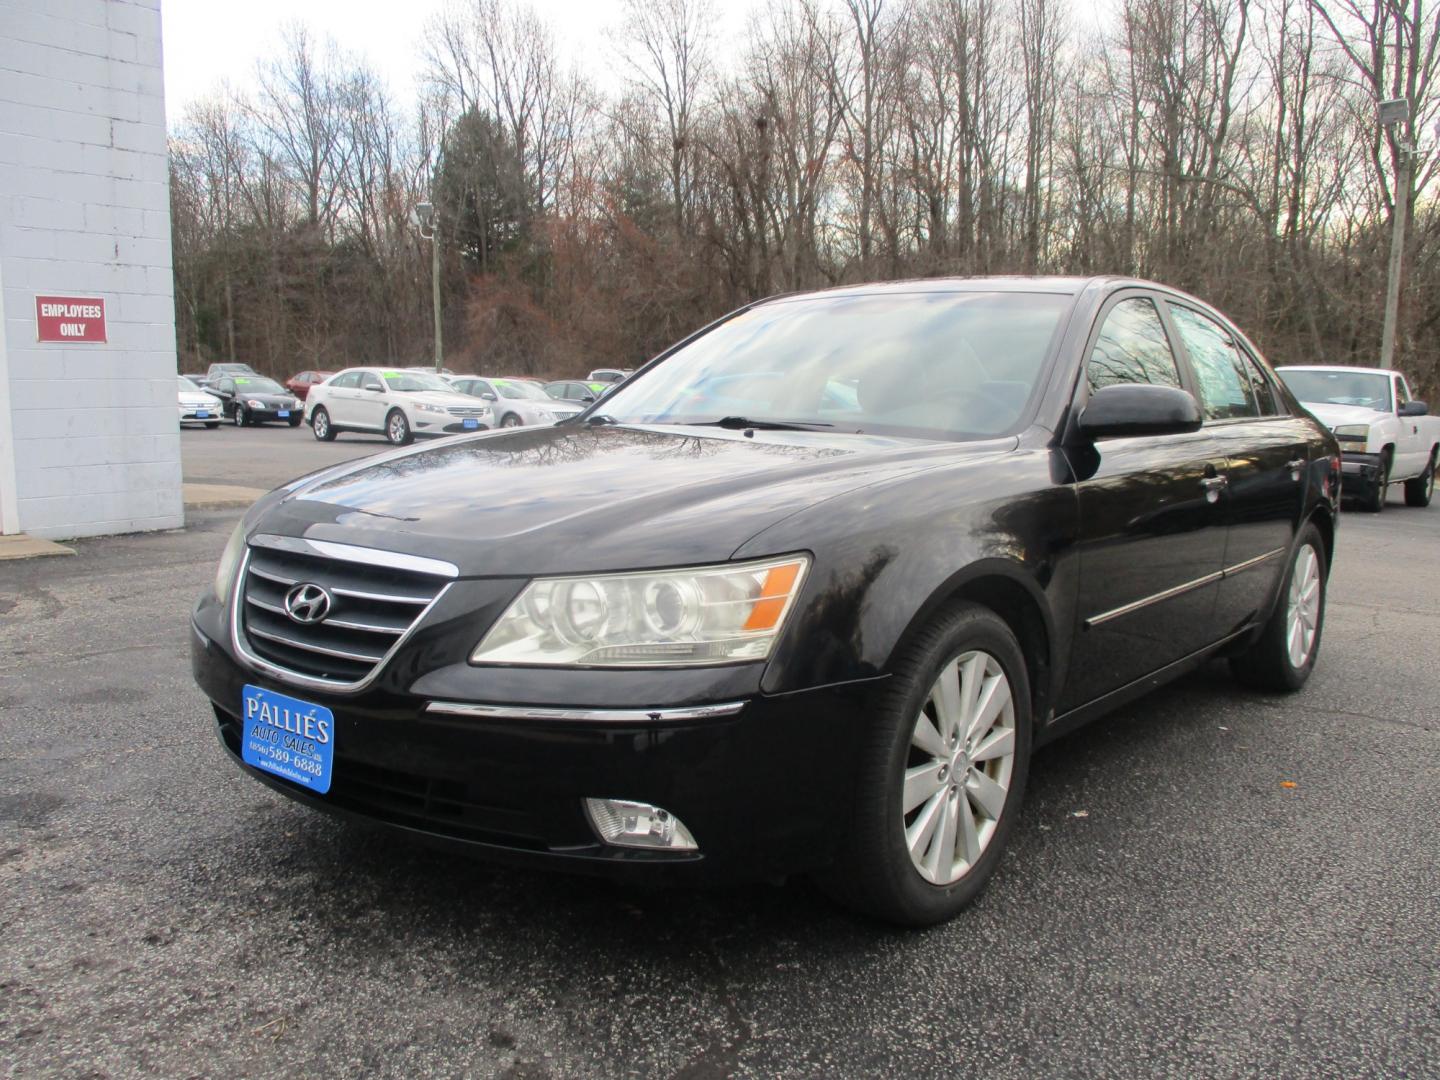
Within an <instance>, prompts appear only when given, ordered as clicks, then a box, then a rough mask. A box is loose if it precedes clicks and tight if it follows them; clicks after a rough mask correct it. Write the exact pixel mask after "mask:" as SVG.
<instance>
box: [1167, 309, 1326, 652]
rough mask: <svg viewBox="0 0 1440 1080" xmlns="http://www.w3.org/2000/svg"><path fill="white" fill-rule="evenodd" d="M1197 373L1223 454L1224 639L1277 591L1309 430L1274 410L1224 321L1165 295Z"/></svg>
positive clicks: (1259, 372)
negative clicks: (1224, 461)
mask: <svg viewBox="0 0 1440 1080" xmlns="http://www.w3.org/2000/svg"><path fill="white" fill-rule="evenodd" d="M1169 309H1170V317H1171V319H1172V320H1173V322H1174V325H1175V330H1176V337H1177V338H1178V339H1179V341H1180V344H1181V347H1182V349H1183V351H1184V357H1185V359H1186V360H1187V361H1188V362H1189V365H1190V369H1191V373H1192V375H1193V376H1194V379H1195V386H1196V390H1197V396H1198V397H1199V400H1200V407H1201V410H1202V411H1203V412H1204V414H1205V427H1204V430H1205V431H1207V432H1209V433H1210V434H1211V435H1212V436H1213V437H1214V439H1215V445H1216V448H1217V450H1219V451H1221V452H1223V453H1224V455H1225V457H1226V461H1227V467H1226V470H1225V475H1226V481H1227V482H1226V484H1225V486H1224V492H1223V494H1222V497H1221V499H1220V502H1219V504H1218V505H1219V508H1220V510H1221V511H1222V516H1223V518H1224V521H1225V525H1226V536H1225V561H1224V566H1223V568H1222V569H1223V574H1224V577H1223V578H1222V579H1221V581H1220V584H1219V586H1218V588H1217V590H1216V599H1215V620H1216V626H1217V629H1218V631H1219V633H1220V635H1221V636H1223V635H1225V634H1229V633H1232V632H1234V631H1237V630H1240V629H1242V628H1244V627H1245V626H1246V625H1248V624H1249V623H1251V622H1252V621H1254V620H1255V618H1256V617H1257V616H1258V615H1259V614H1260V611H1261V609H1262V607H1263V605H1264V604H1265V603H1266V602H1267V601H1268V600H1269V599H1270V597H1272V596H1273V595H1274V590H1275V588H1276V587H1277V586H1278V584H1279V580H1280V575H1281V574H1282V573H1283V572H1284V570H1285V566H1286V561H1285V556H1286V555H1287V554H1288V553H1289V551H1290V542H1291V540H1292V539H1293V538H1294V536H1295V530H1296V529H1297V528H1299V525H1300V515H1301V513H1302V512H1303V510H1304V507H1305V485H1306V479H1307V477H1308V474H1309V463H1310V439H1311V435H1312V429H1311V428H1310V427H1309V425H1308V424H1306V423H1305V422H1304V421H1303V420H1301V419H1300V418H1299V417H1295V416H1291V415H1289V413H1288V412H1286V411H1284V410H1283V409H1282V408H1281V407H1280V402H1279V399H1278V397H1277V395H1276V394H1275V390H1274V387H1273V386H1272V385H1271V384H1270V381H1269V377H1268V376H1267V375H1266V374H1265V372H1264V370H1263V369H1262V368H1261V367H1260V365H1259V364H1258V363H1257V362H1256V360H1255V358H1254V357H1252V356H1251V355H1250V354H1249V352H1248V350H1246V349H1245V347H1244V346H1243V345H1242V344H1241V342H1240V340H1239V338H1238V337H1237V335H1235V334H1234V333H1233V332H1232V331H1231V330H1230V328H1229V327H1227V326H1225V325H1224V324H1223V323H1221V322H1220V321H1219V320H1217V319H1215V318H1213V317H1212V316H1211V315H1209V314H1208V313H1206V312H1204V311H1201V310H1199V309H1198V308H1195V307H1192V306H1190V305H1188V304H1182V303H1178V302H1176V301H1173V300H1172V301H1170V302H1169Z"/></svg>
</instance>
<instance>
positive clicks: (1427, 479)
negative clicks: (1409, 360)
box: [1275, 365, 1440, 514]
mask: <svg viewBox="0 0 1440 1080" xmlns="http://www.w3.org/2000/svg"><path fill="white" fill-rule="evenodd" d="M1275 370H1276V373H1277V374H1278V375H1279V376H1280V378H1281V379H1282V380H1283V381H1284V383H1285V385H1286V386H1288V387H1289V388H1290V392H1291V393H1292V394H1294V395H1295V396H1296V397H1297V398H1299V399H1300V402H1301V404H1303V405H1304V406H1305V407H1306V408H1307V409H1309V410H1310V411H1311V412H1312V413H1313V414H1314V415H1315V418H1316V419H1317V420H1319V421H1320V422H1321V423H1323V424H1324V425H1325V426H1326V427H1328V428H1330V429H1331V430H1332V431H1334V433H1335V438H1336V440H1337V441H1338V442H1339V443H1340V456H1341V469H1342V475H1343V478H1344V479H1343V483H1344V490H1345V494H1346V495H1347V496H1348V495H1357V496H1358V497H1359V498H1360V500H1361V505H1362V506H1364V508H1365V509H1366V510H1370V511H1372V512H1374V513H1377V514H1378V513H1379V512H1380V511H1381V510H1383V509H1385V494H1386V492H1387V490H1388V489H1389V487H1390V485H1391V484H1399V483H1404V485H1405V505H1406V506H1429V505H1430V496H1431V495H1433V494H1434V492H1435V466H1436V462H1437V460H1440V416H1430V415H1429V411H1430V410H1429V408H1428V407H1427V406H1426V404H1425V402H1423V401H1416V400H1415V399H1414V398H1412V397H1411V396H1410V385H1409V383H1407V382H1406V381H1405V376H1404V375H1402V374H1400V372H1398V371H1395V370H1392V369H1391V368H1367V367H1328V366H1322V365H1306V366H1297V367H1282V368H1276V369H1275Z"/></svg>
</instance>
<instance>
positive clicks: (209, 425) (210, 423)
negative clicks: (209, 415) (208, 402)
mask: <svg viewBox="0 0 1440 1080" xmlns="http://www.w3.org/2000/svg"><path fill="white" fill-rule="evenodd" d="M205 426H206V427H207V428H209V429H210V430H211V431H214V430H215V429H216V428H218V427H219V426H220V421H219V420H206V421H205Z"/></svg>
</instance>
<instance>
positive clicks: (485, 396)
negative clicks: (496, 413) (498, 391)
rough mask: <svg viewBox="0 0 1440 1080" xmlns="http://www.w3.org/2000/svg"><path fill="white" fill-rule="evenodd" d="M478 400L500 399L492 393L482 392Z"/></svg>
mask: <svg viewBox="0 0 1440 1080" xmlns="http://www.w3.org/2000/svg"><path fill="white" fill-rule="evenodd" d="M480 400H481V401H499V400H500V399H499V398H497V397H496V396H495V395H494V394H491V393H484V394H481V395H480Z"/></svg>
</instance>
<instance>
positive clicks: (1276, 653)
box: [1230, 524, 1326, 691]
mask: <svg viewBox="0 0 1440 1080" xmlns="http://www.w3.org/2000/svg"><path fill="white" fill-rule="evenodd" d="M1325 576H1326V566H1325V545H1324V543H1323V541H1321V539H1320V532H1319V530H1318V529H1316V528H1315V526H1314V525H1311V524H1306V526H1305V528H1303V529H1302V530H1300V537H1299V539H1298V540H1297V541H1296V544H1295V548H1294V550H1293V551H1292V552H1291V554H1290V565H1289V567H1287V568H1286V571H1285V578H1284V580H1283V581H1281V582H1280V599H1279V601H1278V602H1277V603H1276V605H1275V610H1274V612H1273V613H1272V614H1271V615H1270V621H1269V622H1267V623H1266V624H1265V628H1264V629H1263V630H1262V631H1261V632H1260V637H1259V638H1258V639H1257V640H1256V642H1255V644H1254V645H1252V646H1250V648H1249V649H1247V650H1246V651H1245V652H1243V653H1241V654H1240V655H1239V656H1233V657H1231V658H1230V670H1231V672H1232V673H1233V674H1234V676H1235V678H1236V679H1237V680H1238V681H1239V682H1241V683H1244V684H1245V685H1246V686H1251V687H1254V688H1255V689H1257V690H1279V691H1290V690H1299V689H1300V687H1302V686H1304V685H1305V680H1306V679H1308V678H1310V672H1311V671H1313V670H1314V669H1315V657H1316V656H1317V655H1318V654H1319V652H1320V635H1321V631H1322V630H1323V629H1324V625H1325Z"/></svg>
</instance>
